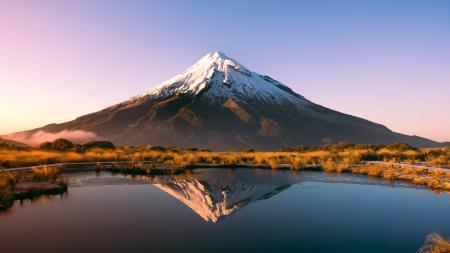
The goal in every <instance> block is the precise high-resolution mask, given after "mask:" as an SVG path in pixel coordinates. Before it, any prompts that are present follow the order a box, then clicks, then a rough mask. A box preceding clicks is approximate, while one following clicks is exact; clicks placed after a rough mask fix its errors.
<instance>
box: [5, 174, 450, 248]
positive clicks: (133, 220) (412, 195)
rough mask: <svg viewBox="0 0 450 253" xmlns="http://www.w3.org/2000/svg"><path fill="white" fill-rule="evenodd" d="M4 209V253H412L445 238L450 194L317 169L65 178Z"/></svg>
mask: <svg viewBox="0 0 450 253" xmlns="http://www.w3.org/2000/svg"><path fill="white" fill-rule="evenodd" d="M64 177H66V180H67V181H68V183H69V192H68V193H67V194H66V195H63V196H55V197H43V198H40V199H37V200H35V201H33V202H30V201H25V202H23V203H19V202H16V203H15V204H14V206H13V207H12V208H11V209H10V210H9V211H8V212H7V213H4V214H2V215H0V252H9V253H13V252H358V253H360V252H396V253H399V252H415V251H416V250H417V249H418V248H419V247H420V246H421V245H422V243H423V241H424V239H425V237H426V235H428V234H430V233H432V232H437V233H439V234H441V235H443V236H445V237H448V236H450V215H449V213H450V195H449V194H446V193H442V194H440V195H436V194H435V193H433V192H430V191H428V190H426V189H423V188H418V187H414V186H410V185H408V184H402V183H396V184H395V185H390V184H388V183H386V182H385V181H383V180H377V179H373V178H369V177H362V176H354V175H337V174H326V173H321V172H301V173H298V172H289V171H278V172H277V171H268V170H245V169H238V170H228V169H210V170H207V169H205V170H195V171H192V172H189V173H186V174H183V175H177V176H161V177H154V178H143V177H134V178H133V177H130V176H121V175H113V174H111V173H108V172H101V173H95V172H83V173H81V172H80V173H73V174H66V175H64Z"/></svg>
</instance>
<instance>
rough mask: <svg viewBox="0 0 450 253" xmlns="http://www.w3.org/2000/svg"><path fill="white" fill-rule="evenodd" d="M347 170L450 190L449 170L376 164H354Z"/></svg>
mask: <svg viewBox="0 0 450 253" xmlns="http://www.w3.org/2000/svg"><path fill="white" fill-rule="evenodd" d="M348 171H349V172H351V173H353V174H359V175H368V176H374V177H382V178H384V179H387V180H402V181H407V182H410V183H412V184H416V185H425V186H428V187H430V188H432V189H436V190H444V191H450V171H449V172H446V171H435V170H430V169H424V168H409V167H402V166H395V165H376V164H371V165H364V166H355V167H351V168H349V169H348Z"/></svg>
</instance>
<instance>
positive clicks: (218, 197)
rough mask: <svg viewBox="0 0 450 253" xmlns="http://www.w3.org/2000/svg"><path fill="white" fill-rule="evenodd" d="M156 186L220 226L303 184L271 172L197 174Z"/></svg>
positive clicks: (292, 175)
mask: <svg viewBox="0 0 450 253" xmlns="http://www.w3.org/2000/svg"><path fill="white" fill-rule="evenodd" d="M152 181H153V183H154V186H156V187H158V188H159V189H161V190H163V191H164V192H166V193H168V194H170V195H171V196H173V197H174V198H177V199H178V200H180V201H181V202H183V203H184V204H186V205H187V206H188V207H189V208H191V209H192V210H193V211H194V212H196V213H197V214H198V215H200V216H201V217H202V218H203V219H204V220H205V221H208V222H209V221H211V222H214V223H215V222H217V221H219V220H220V219H221V218H223V217H226V216H229V215H231V214H233V213H234V212H236V211H237V210H239V209H241V208H243V207H245V206H246V205H248V204H250V203H252V202H256V201H258V200H262V199H267V198H270V197H272V196H274V195H276V194H278V193H280V192H282V191H284V190H286V189H287V188H289V187H290V186H291V185H292V184H295V183H297V182H299V181H300V174H296V173H280V172H274V171H268V170H257V171H251V170H239V169H237V170H221V169H205V170H196V171H193V172H192V173H189V174H182V175H175V176H163V177H156V178H154V179H153V180H152Z"/></svg>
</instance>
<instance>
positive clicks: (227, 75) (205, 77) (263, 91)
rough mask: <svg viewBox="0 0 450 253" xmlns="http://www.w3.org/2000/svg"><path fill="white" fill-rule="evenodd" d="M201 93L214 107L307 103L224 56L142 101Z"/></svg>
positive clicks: (195, 67)
mask: <svg viewBox="0 0 450 253" xmlns="http://www.w3.org/2000/svg"><path fill="white" fill-rule="evenodd" d="M200 92H202V93H201V97H202V99H206V100H208V101H209V102H212V103H223V102H224V101H226V100H227V99H230V98H232V99H235V100H237V101H242V102H256V101H258V102H266V103H284V102H291V103H296V104H297V103H305V102H308V101H307V100H306V99H304V98H303V97H302V96H300V95H298V94H296V93H295V92H293V91H292V90H291V89H290V88H288V87H287V86H285V85H283V84H282V83H280V82H278V81H276V80H273V79H272V78H270V77H268V76H263V75H260V74H258V73H255V72H253V71H250V70H248V69H247V68H246V67H244V66H243V65H241V64H240V63H238V62H237V61H236V60H234V59H232V58H229V57H227V56H226V55H225V54H224V53H221V52H214V53H209V54H207V55H205V56H204V57H203V58H201V59H200V60H199V61H198V62H197V63H195V64H194V65H192V66H191V67H189V68H188V69H187V70H185V71H184V72H182V73H181V74H179V75H177V76H175V77H173V78H171V79H169V80H168V81H166V82H164V83H162V84H161V85H159V86H157V87H155V88H153V89H150V90H148V91H147V92H145V93H144V94H142V95H141V96H139V97H147V96H148V97H149V98H150V99H164V98H167V97H170V96H174V95H181V94H192V95H198V94H199V93H200Z"/></svg>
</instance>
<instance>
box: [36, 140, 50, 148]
mask: <svg viewBox="0 0 450 253" xmlns="http://www.w3.org/2000/svg"><path fill="white" fill-rule="evenodd" d="M39 148H40V149H44V150H51V149H52V143H51V142H49V141H46V142H44V143H41V145H39Z"/></svg>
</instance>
